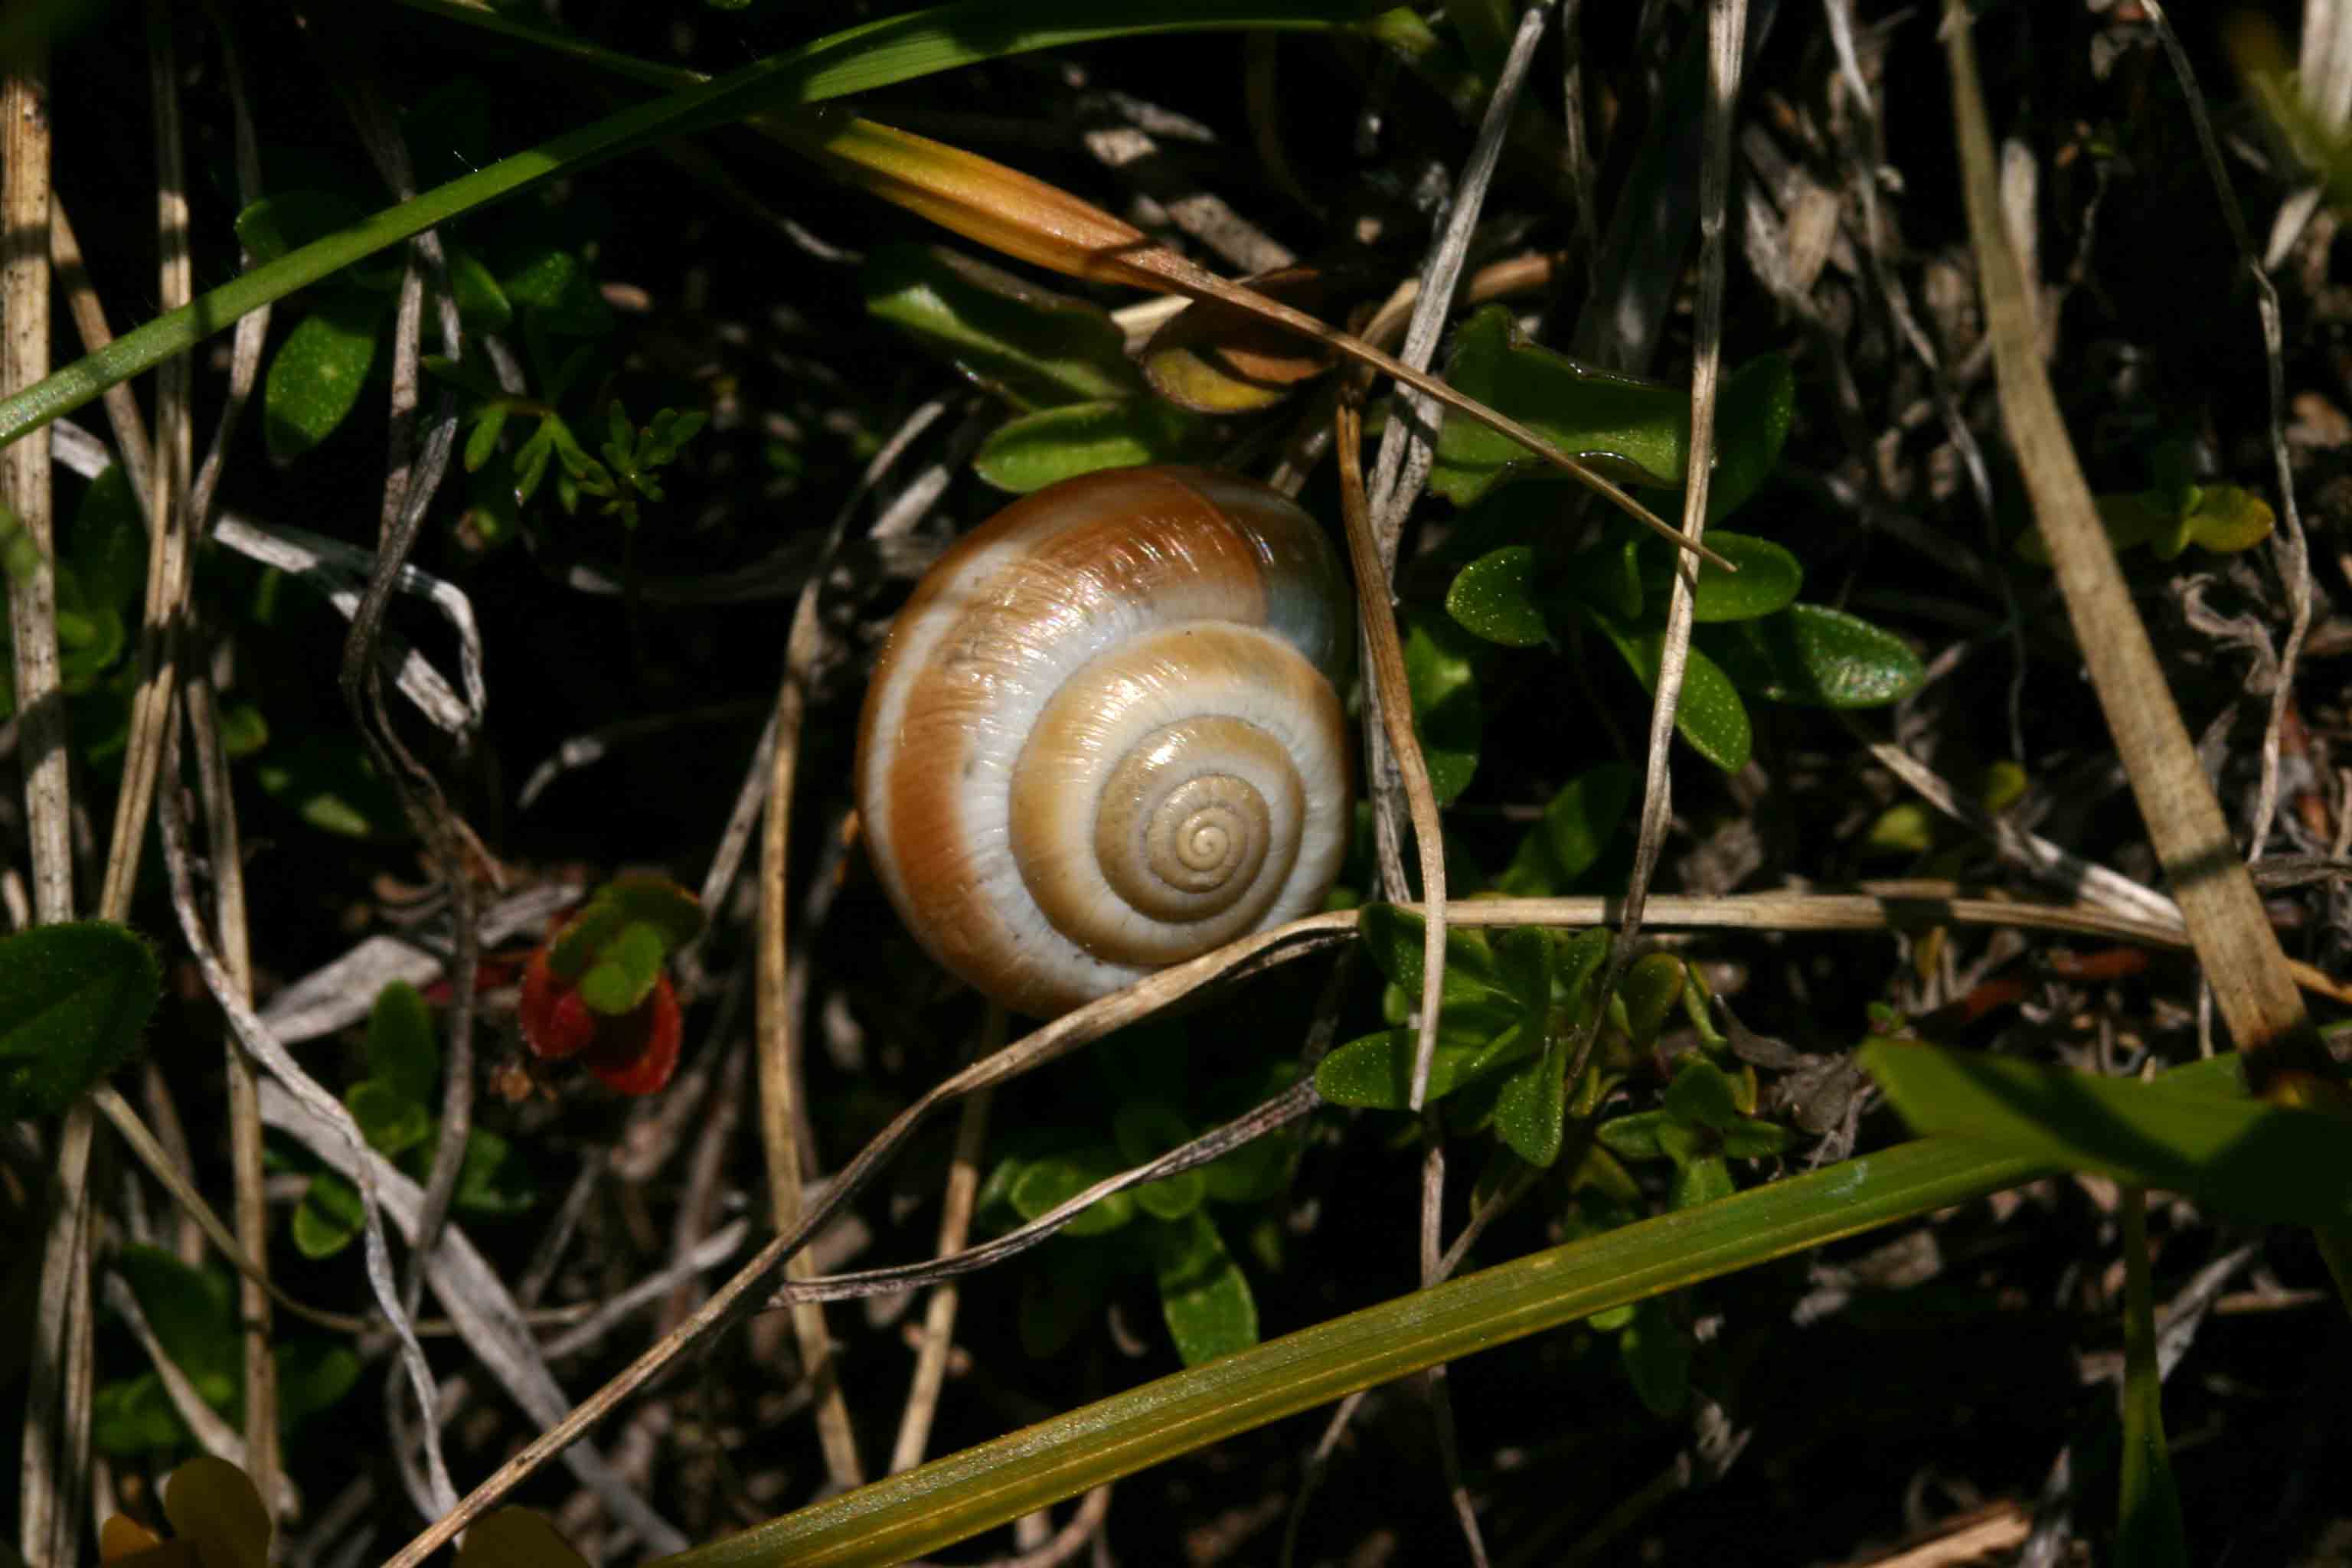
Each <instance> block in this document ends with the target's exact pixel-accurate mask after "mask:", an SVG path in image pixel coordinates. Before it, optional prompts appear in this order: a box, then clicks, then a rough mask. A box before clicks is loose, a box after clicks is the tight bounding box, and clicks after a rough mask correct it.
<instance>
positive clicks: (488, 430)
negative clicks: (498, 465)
mask: <svg viewBox="0 0 2352 1568" xmlns="http://www.w3.org/2000/svg"><path fill="white" fill-rule="evenodd" d="M506 427H507V405H505V404H504V403H492V404H488V405H484V407H483V409H482V411H481V412H480V413H479V414H478V415H476V416H475V417H474V427H473V429H471V430H469V431H467V434H466V471H467V473H469V474H474V473H479V472H480V471H481V470H482V468H483V467H484V466H485V465H486V464H488V462H489V460H490V459H491V458H494V457H496V456H498V451H499V436H500V435H502V434H503V433H504V432H505V430H506Z"/></svg>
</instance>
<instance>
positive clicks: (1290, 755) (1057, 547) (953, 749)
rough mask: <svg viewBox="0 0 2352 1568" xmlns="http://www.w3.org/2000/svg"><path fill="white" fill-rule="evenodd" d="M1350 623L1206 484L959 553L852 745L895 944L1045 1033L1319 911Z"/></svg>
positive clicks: (1063, 502)
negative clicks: (899, 939) (1160, 976)
mask: <svg viewBox="0 0 2352 1568" xmlns="http://www.w3.org/2000/svg"><path fill="white" fill-rule="evenodd" d="M1349 605H1350V600H1349V592H1348V587H1347V583H1346V579H1345V577H1344V575H1343V574H1342V573H1341V571H1340V568H1339V561H1338V558H1337V556H1336V554H1335V553H1334V552H1333V550H1332V547H1331V545H1330V543H1329V542H1328V540H1327V539H1326V538H1325V536H1324V534H1323V531H1322V530H1321V529H1320V528H1318V526H1317V525H1316V523H1315V521H1314V520H1313V519H1311V518H1309V517H1308V516H1307V514H1306V513H1305V512H1303V511H1301V510H1298V508H1297V507H1296V506H1295V505H1293V504H1292V503H1291V502H1290V501H1289V500H1286V499H1285V498H1284V497H1282V496H1281V495H1279V494H1277V493H1276V492H1275V491H1273V490H1271V489H1266V488H1265V487H1264V486H1262V485H1258V484H1255V483H1254V482H1252V481H1250V480H1247V479H1240V478H1237V477H1235V476H1234V475H1230V474H1222V473H1218V472H1215V471H1213V470H1210V469H1203V468H1123V469H1111V470H1106V471H1104V472H1101V473H1097V474H1089V475H1086V476H1083V477H1081V478H1078V479H1070V480H1066V481H1064V482H1063V483H1061V484H1058V485H1055V486H1052V487H1050V488H1049V489H1044V490H1040V491H1038V492H1037V493H1036V494H1034V495H1032V496H1029V497H1026V498H1024V499H1023V500H1019V501H1016V502H1014V503H1013V505H1012V506H1009V507H1007V508H1006V509H1005V510H1003V511H1002V512H999V513H998V514H997V515H996V516H995V517H993V518H992V519H991V520H990V521H988V522H986V523H984V524H983V525H982V526H981V527H980V528H979V529H977V530H976V531H973V532H972V533H971V534H970V535H968V536H966V537H965V538H964V539H962V540H961V541H959V542H957V543H956V544H955V546H954V547H953V548H952V549H950V551H949V552H948V553H947V554H946V555H945V556H943V557H942V558H941V559H940V563H938V565H936V566H934V567H933V568H932V569H931V571H930V573H929V574H928V575H927V576H926V577H925V578H924V579H923V582H922V584H920V586H919V587H918V588H917V589H916V592H915V595H914V596H913V598H911V599H910V600H909V601H908V604H907V606H906V608H905V609H904V610H903V611H901V612H900V613H899V616H898V620H897V621H896V623H895V624H894V625H893V626H892V629H891V633H890V637H889V639H888V641H887V644H886V645H885V647H884V648H883V652H882V656H881V658H880V661H879V662H878V664H877V667H876V670H875V676H874V680H873V684H872V686H871V688H870V689H869V690H868V692H867V695H866V711H865V716H864V719H863V721H862V723H861V725H860V729H859V734H858V748H857V754H858V763H857V772H858V777H857V798H858V808H859V812H860V814H861V816H863V818H864V822H865V830H866V841H867V843H868V845H869V847H871V848H872V851H873V855H874V860H875V864H876V866H877V868H878V870H879V871H880V874H881V878H882V881H883V884H884V886H885V887H886V888H887V889H888V891H889V894H890V897H891V900H892V901H893V902H894V903H895V904H897V906H898V911H899V913H900V914H901V915H902V916H903V917H904V918H905V920H906V921H907V923H908V927H909V928H910V929H911V930H912V931H914V932H915V934H916V935H917V937H918V938H919V939H920V940H921V942H923V944H924V946H925V947H926V948H928V949H929V951H930V952H931V953H932V955H933V956H934V957H936V958H937V959H938V960H939V961H940V963H943V964H945V965H946V966H947V967H948V968H949V969H950V970H953V971H954V972H955V973H958V974H960V975H961V976H963V977H964V978H965V979H966V980H968V981H970V982H971V984H973V985H974V986H976V987H977V988H979V989H980V990H981V991H982V992H984V993H986V994H989V995H991V996H993V997H995V998H997V999H998V1000H1000V1001H1002V1002H1003V1003H1004V1004H1005V1005H1008V1006H1010V1007H1012V1008H1013V1009H1014V1010H1016V1011H1018V1012H1023V1013H1028V1014H1032V1015H1034V1016H1054V1015H1055V1014H1059V1013H1062V1012H1066V1011H1067V1010H1069V1009H1070V1008H1072V1007H1075V1006H1077V1005H1080V1004H1082V1003H1084V1002H1087V1001H1090V1000H1092V999H1093V998H1094V997H1097V996H1100V995H1102V994H1106V993H1108V992H1110V991H1115V990H1117V989H1118V988H1119V987H1121V986H1123V985H1127V984H1131V983H1132V982H1134V981H1135V980H1137V979H1139V978H1140V977H1141V976H1142V975H1144V974H1146V973H1150V971H1151V970H1153V969H1156V968H1160V967H1161V966H1164V965H1166V964H1170V963H1178V962H1181V960H1183V959H1186V958H1190V957H1192V956H1195V955H1197V954H1199V953H1201V952H1207V951H1208V950H1209V949H1211V948H1213V947H1216V946H1218V945H1220V944H1221V943H1223V942H1229V941H1231V940H1233V939H1234V938H1235V937H1237V936H1240V935H1243V934H1244V933H1246V932H1248V931H1254V930H1259V929H1262V928H1264V927H1265V926H1269V925H1273V924H1276V923H1279V922H1280V921H1286V920H1291V919H1295V918H1297V916H1299V915H1301V914H1305V913H1307V912H1309V911H1311V910H1314V909H1315V908H1317V907H1318V905H1319V904H1320V903H1321V901H1322V899H1323V895H1324V893H1325V892H1326V891H1327V890H1328V889H1329V888H1330V885H1331V882H1332V880H1333V879H1334V878H1335V877H1336V876H1337V875H1338V872H1339V860H1340V858H1341V856H1342V854H1343V853H1344V852H1345V849H1346V845H1347V838H1348V827H1349V740H1348V732H1347V725H1346V721H1345V717H1344V715H1343V714H1342V712H1341V710H1340V703H1339V685H1340V683H1341V681H1342V680H1343V679H1344V677H1345V673H1346V671H1347V669H1348V668H1349V663H1350V661H1351V658H1352V656H1353V651H1354V637H1355V633H1354V626H1353V620H1352V616H1351V614H1350V609H1349Z"/></svg>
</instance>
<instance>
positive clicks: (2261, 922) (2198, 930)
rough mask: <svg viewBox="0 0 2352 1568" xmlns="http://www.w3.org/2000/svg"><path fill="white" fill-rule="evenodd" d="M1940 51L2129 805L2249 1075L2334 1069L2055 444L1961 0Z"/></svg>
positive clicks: (2000, 356)
mask: <svg viewBox="0 0 2352 1568" xmlns="http://www.w3.org/2000/svg"><path fill="white" fill-rule="evenodd" d="M1944 45H1945V50H1946V53H1947V55H1948V57H1949V60H1950V64H1951V75H1952V104H1953V118H1954V120H1955V121H1956V122H1957V124H1958V137H1959V146H1960V164H1961V169H1962V174H1963V180H1962V184H1963V187H1964V190H1965V192H1966V195H1967V197H1968V209H1969V233H1970V236H1971V238H1972V240H1973V242H1974V247H1975V250H1976V257H1977V266H1978V271H1979V281H1980V286H1981V288H1982V289H1983V291H1984V300H1985V314H1986V323H1987V328H1988V331H1989V333H1990V338H1991V342H1992V345H1993V363H1994V369H1995V371H1996V373H1997V374H1998V377H1999V380H2000V405H2001V417H2002V419H2003V421H2004V422H2005V423H2006V425H2007V426H2008V428H2009V436H2010V442H2011V446H2013V447H2015V448H2016V451H2017V458H2018V466H2019V468H2020V469H2021V473H2022V476H2023V478H2024V480H2025V484H2026V488H2027V490H2028V492H2029V494H2030V495H2031V496H2032V501H2033V506H2034V514H2035V518H2036V521H2038V523H2039V524H2040V526H2041V530H2042V539H2043V541H2044V542H2045V543H2046V544H2047V545H2048V547H2049V552H2050V557H2051V563H2052V565H2053V568H2054V569H2055V571H2056V574H2057V577H2058V584H2059V586H2060V588H2061V589H2062V590H2063V593H2064V595H2065V598H2066V608H2067V614H2068V616H2069V617H2070V618H2071V619H2072V620H2073V621H2074V634H2075V640H2076V641H2077V642H2078V643H2079V644H2080V645H2081V647H2082V651H2083V657H2084V663H2085V664H2086V665H2087V666H2088V667H2089V668H2090V672H2091V680H2092V684H2093V685H2094V686H2095V688H2096V689H2097V691H2098V694H2099V700H2100V706H2101V708H2102V709H2103V710H2105V715H2106V720H2107V725H2108V728H2109V729H2110V730H2111V731H2113V732H2114V734H2115V738H2116V749H2117V751H2118V752H2120V753H2121V754H2122V757H2123V760H2124V765H2125V769H2126V773H2128V774H2129V776H2130V779H2131V784H2132V790H2133V793H2134V795H2137V797H2138V800H2139V805H2140V815H2141V816H2142V818H2143V819H2144V820H2145V821H2146V823H2147V828H2148V835H2149V837H2150V839H2151V840H2152V841H2153V842H2154V844H2155V846H2156V851H2157V857H2158V859H2159V860H2160V861H2161V862H2162V863H2163V865H2164V868H2165V872H2166V875H2167V876H2168V879H2170V881H2171V883H2172V892H2173V897H2174V898H2175V899H2177V900H2179V904H2180V910H2181V913H2182V915H2183V916H2184V917H2185V918H2186V920H2187V921H2188V925H2189V941H2190V942H2191V943H2192V944H2193V945H2194V946H2195V948H2196V950H2197V955H2198V958H2199V960H2200V962H2201V963H2203V965H2204V968H2205V972H2206V973H2207V975H2208V976H2209V977H2210V980H2211V981H2212V984H2213V987H2214V993H2215V997H2216V1000H2217V1001H2218V1002H2219V1003H2220V1004H2221V1012H2222V1015H2223V1016H2224V1018H2225V1019H2226V1020H2227V1022H2228V1024H2229V1026H2230V1032H2231V1035H2232V1036H2233V1037H2235V1038H2236V1041H2237V1044H2238V1048H2239V1049H2240V1050H2241V1051H2243V1052H2245V1053H2247V1056H2248V1066H2249V1068H2250V1069H2251V1070H2252V1073H2253V1074H2254V1077H2255V1079H2256V1081H2257V1082H2258V1083H2259V1082H2261V1081H2263V1080H2264V1079H2266V1077H2267V1075H2268V1074H2269V1073H2270V1072H2271V1071H2272V1070H2273V1069H2274V1068H2279V1067H2294V1068H2300V1069H2302V1070H2305V1071H2309V1072H2312V1073H2314V1074H2315V1075H2317V1076H2321V1077H2333V1076H2334V1069H2333V1064H2332V1063H2331V1062H2330V1061H2329V1060H2328V1058H2327V1054H2326V1050H2325V1048H2324V1047H2322V1046H2321V1045H2320V1043H2319V1040H2318V1037H2317V1035H2316V1033H2315V1031H2314V1030H2313V1028H2312V1026H2311V1020H2310V1017H2309V1016H2308V1015H2307V1014H2306V1013H2305V1009H2304V1005H2303V999H2302V997H2301V996H2300V995H2299V994H2297V993H2296V991H2295V988H2294V981H2293V980H2292V978H2291V977H2290V975H2289V974H2288V972H2287V968H2286V964H2285V961H2284V960H2285V955H2284V953H2283V952H2280V950H2279V945H2278V938H2277V936H2276V935H2275V933H2273V931H2272V930H2271V927H2270V920H2269V917H2268V916H2267V915H2266V914H2265V913H2264V912H2263V905H2262V900H2261V897H2260V896H2259V895H2258V894H2257V893H2256V892H2255V890H2254V885H2253V880H2252V878H2250V877H2249V876H2248V875H2247V874H2246V868H2245V864H2244V862H2243V861H2242V859H2240V858H2239V857H2238V854H2237V852H2236V850H2235V849H2234V847H2232V845H2231V838H2230V830H2229V824H2228V823H2227V821H2226V820H2225V819H2224V818H2223V817H2222V816H2221V806H2220V805H2219V803H2218V802H2216V801H2215V799H2214V797H2213V791H2212V787H2211V785H2210V784H2208V783H2207V782H2206V778H2205V773H2204V770H2203V769H2202V768H2201V767H2200V766H2199V765H2198V762H2197V754H2196V750H2195V748H2194V746H2193V745H2192V743H2191V742H2190V740H2189V731H2188V730H2187V728H2186V727H2185V726H2184V725H2183V724H2182V722H2181V720H2180V710H2179V708H2178V707H2177V706H2176V705H2175V704H2174V702H2173V700H2172V694H2171V692H2170V690H2169V689H2168V688H2167V687H2166V685H2165V680H2164V672H2163V668H2162V667H2161V666H2160V665H2159V664H2158V661H2157V658H2156V651H2155V649H2154V648H2153V647H2151V646H2150V645H2149V642H2148V637H2147V627H2146V626H2143V625H2142V624H2141V621H2140V618H2139V614H2138V612H2137V610H2136V609H2134V608H2133V606H2132V603H2131V595H2130V590H2129V589H2128V588H2127V587H2126V584H2125V583H2124V580H2123V574H2122V572H2121V570H2120V569H2119V568H2118V567H2117V565H2116V556H2115V550H2114V547H2113V546H2112V545H2111V544H2110V543H2109V542H2108V541H2107V537H2106V533H2105V530H2104V529H2103V528H2102V527H2101V526H2100V524H2099V520H2098V513H2097V510H2096V508H2095V507H2094V506H2093V504H2092V501H2091V493H2090V488H2089V486H2088V485H2087V484H2086V483H2085V482H2084V479H2083V471H2082V468H2081V466H2080V464H2079V463H2078V462H2077V461H2076V459H2075V457H2074V447H2073V445H2072V444H2071V443H2070V442H2069V440H2068V439H2067V436H2066V427H2065V422H2064V419H2063V416H2061V414H2060V413H2059V410H2058V405H2057V399H2056V396H2055V395H2054V394H2053V391H2052V389H2051V385H2050V378H2049V373H2048V371H2047V370H2046V369H2045V367H2044V366H2043V364H2042V358H2041V354H2040V353H2039V351H2038V348H2037V346H2036V340H2035V337H2034V326H2033V317H2032V306H2031V302H2030V301H2028V300H2026V298H2025V297H2024V286H2023V283H2022V281H2021V278H2020V276H2019V273H2018V266H2017V258H2016V256H2015V254H2014V253H2013V251H2012V249H2011V244H2010V240H2009V236H2008V234H2007V232H2006V231H2005V229H2004V228H2003V226H2002V224H2001V219H2000V194H1999V191H1998V189H1997V188H1996V184H1995V179H1994V174H1993V156H1992V137H1991V132H1990V127H1989V125H1988V124H1987V121H1986V117H1985V107H1984V98H1983V92H1982V89H1981V88H1980V86H1979V82H1978V79H1977V64H1976V48H1975V42H1974V37H1973V31H1972V23H1971V20H1970V18H1969V15H1968V12H1967V9H1966V7H1965V6H1964V5H1959V4H1958V0H1948V4H1947V6H1946V26H1945V28H1944Z"/></svg>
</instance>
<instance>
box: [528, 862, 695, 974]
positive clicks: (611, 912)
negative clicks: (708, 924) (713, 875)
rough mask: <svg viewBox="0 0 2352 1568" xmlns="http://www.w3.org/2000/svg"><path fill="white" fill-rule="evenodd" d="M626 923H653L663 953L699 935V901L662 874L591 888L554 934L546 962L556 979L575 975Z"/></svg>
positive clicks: (593, 958) (611, 882)
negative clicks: (568, 920) (577, 909)
mask: <svg viewBox="0 0 2352 1568" xmlns="http://www.w3.org/2000/svg"><path fill="white" fill-rule="evenodd" d="M632 922H635V923H640V924H644V925H649V926H651V927H653V928H654V930H655V931H657V932H658V933H659V934H660V936H661V940H662V943H663V947H664V951H665V952H676V951H677V949H679V948H681V947H684V946H685V945H686V944H687V943H688V942H692V941H693V940H694V939H695V938H696V937H697V936H698V935H700V934H701V932H702V927H703V913H702V904H701V902H700V900H697V899H696V898H695V896H694V895H693V894H692V893H689V892H688V891H687V890H686V889H684V888H681V887H679V886H678V885H677V883H676V882H673V881H671V880H670V879H668V878H667V877H656V876H648V875H643V874H638V875H632V876H626V877H615V878H614V879H612V880H611V881H609V882H607V883H605V884H604V886H603V887H601V888H599V889H596V891H595V893H594V895H593V896H592V897H591V898H590V899H589V900H588V902H587V903H586V904H585V905H583V907H582V909H581V911H580V914H579V916H578V918H576V919H574V920H573V921H572V922H571V923H570V924H568V925H566V926H565V927H564V929H563V931H562V934H561V935H559V936H558V937H557V938H556V939H555V945H554V947H553V948H552V949H551V950H550V952H549V953H548V955H547V962H548V966H549V967H550V968H551V969H552V970H554V971H555V973H556V974H557V975H558V976H560V977H561V978H562V979H565V980H577V979H578V978H579V977H580V975H581V974H582V973H583V972H585V971H586V969H587V968H588V966H589V965H590V964H591V963H594V962H595V961H596V959H597V958H598V956H599V955H600V954H602V953H603V952H604V944H605V943H607V942H611V941H612V940H613V939H614V937H616V936H618V935H620V933H621V931H622V930H623V928H625V927H626V926H628V925H629V924H631V923H632Z"/></svg>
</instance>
